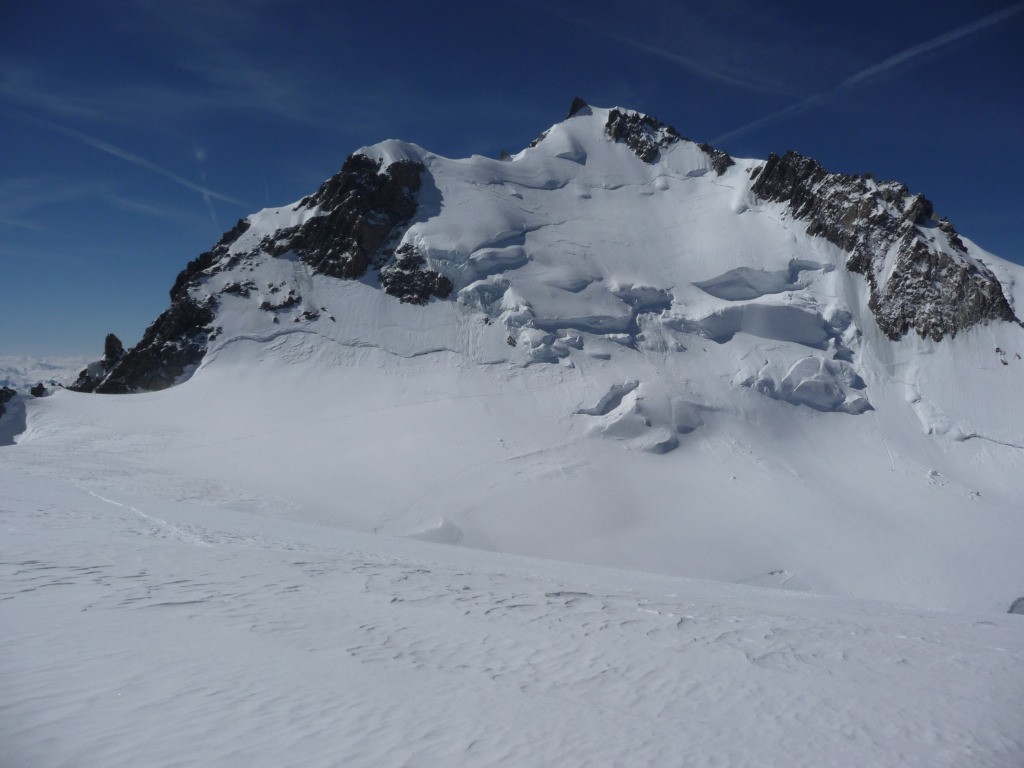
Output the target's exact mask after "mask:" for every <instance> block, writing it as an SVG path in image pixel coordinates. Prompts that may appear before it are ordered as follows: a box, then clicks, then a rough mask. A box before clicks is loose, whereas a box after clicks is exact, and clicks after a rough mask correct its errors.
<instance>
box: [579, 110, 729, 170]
mask: <svg viewBox="0 0 1024 768" xmlns="http://www.w3.org/2000/svg"><path fill="white" fill-rule="evenodd" d="M573 104H574V105H575V102H573ZM584 105H585V102H584ZM571 116H572V114H570V117H571ZM604 132H605V133H606V134H608V137H609V138H610V139H611V140H612V141H618V142H621V143H623V144H625V145H626V146H627V147H629V148H630V149H631V150H633V154H635V155H636V156H637V157H639V158H640V159H641V160H643V161H644V162H645V163H655V162H657V161H658V159H659V158H660V157H661V150H662V149H664V148H666V147H670V146H672V145H673V144H675V143H676V142H677V141H689V139H687V138H686V137H685V136H683V135H682V134H680V133H679V131H677V130H676V129H675V128H673V127H672V126H671V125H666V124H665V123H663V122H661V121H660V120H657V119H655V118H653V117H651V116H650V115H644V114H641V113H639V112H630V111H626V110H621V109H613V110H611V111H609V113H608V121H607V122H606V123H605V126H604ZM697 146H698V147H699V148H700V150H701V151H702V152H704V154H706V155H707V156H708V158H709V159H710V160H711V167H712V169H714V171H715V173H716V174H717V175H719V176H721V175H722V174H723V173H725V171H726V169H727V168H729V167H730V166H733V165H735V164H736V161H735V160H733V159H732V158H731V157H730V156H729V155H728V154H727V153H726V152H723V151H722V150H720V149H715V148H714V147H713V146H711V145H710V144H708V143H707V142H703V143H701V144H698V145H697Z"/></svg>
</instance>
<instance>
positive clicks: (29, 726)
mask: <svg viewBox="0 0 1024 768" xmlns="http://www.w3.org/2000/svg"><path fill="white" fill-rule="evenodd" d="M0 510H3V518H2V522H3V526H4V535H3V537H0V576H2V578H0V618H2V620H3V626H4V632H3V634H2V637H0V647H2V651H3V652H2V653H0V686H2V689H3V691H4V695H3V698H2V702H0V715H2V716H0V758H2V761H3V762H4V764H6V765H32V766H39V767H40V768H45V767H46V766H57V765H67V764H70V763H73V764H74V765H75V766H76V767H77V768H94V767H95V768H99V767H100V766H102V768H118V766H125V767H127V766H131V767H132V768H134V766H138V765H147V766H154V767H158V766H170V765H246V766H253V767H254V768H258V767H259V766H274V768H279V767H280V766H303V767H304V768H315V767H316V766H335V765H339V764H344V765H345V766H351V767H352V768H362V767H364V766H365V767H366V768H370V767H371V766H372V767H373V768H377V767H378V766H383V765H404V764H411V763H417V764H427V765H459V766H466V767H467V768H471V767H472V766H493V765H514V766H521V767H524V768H530V767H532V766H537V767H538V768H539V767H540V766H550V765H559V766H592V765H643V766H677V765H691V766H714V765H721V764H723V763H727V764H728V765H730V766H735V767H736V768H744V766H750V767H751V768H754V767H755V766H756V767H758V768H759V767H760V766H764V765H776V764H778V765H782V764H787V765H790V764H791V765H833V766H851V767H852V766H861V765H885V766H891V767H892V768H900V767H901V766H907V767H909V766H920V765H928V766H950V767H951V768H952V767H953V766H962V765H971V766H981V767H988V768H1014V767H1015V766H1017V765H1019V764H1020V761H1021V760H1022V759H1024V739H1022V736H1021V731H1020V728H1019V725H1020V722H1021V719H1022V717H1024V708H1022V702H1021V699H1020V695H1019V691H1020V688H1021V686H1022V684H1024V676H1022V675H1024V673H1022V670H1024V622H1021V620H1020V617H1018V616H1007V615H989V616H972V615H959V614H952V613H944V612H934V611H928V610H924V609H910V608H905V607H898V606H890V605H885V604H880V603H867V602H858V601H848V600H838V599H834V598H831V599H825V598H816V597H812V596H807V595H797V594H795V593H786V592H782V591H778V590H766V589H757V588H753V587H744V586H734V585H726V584H712V583H708V582H699V581H690V580H686V579H678V578H669V577H658V576H652V575H645V574H640V573H628V572H623V571H613V570H606V569H602V568H595V567H584V566H573V565H568V564H564V563H555V562H551V561H542V560H533V559H526V558H517V557H508V556H502V555H496V554H494V553H486V552H472V551H470V550H465V549H459V548H455V547H443V546H438V545H431V544H425V543H422V542H416V541H401V540H395V539H386V538H381V537H371V536H366V535H357V534H352V533H347V532H343V531H340V530H337V529H333V528H329V527H320V526H309V525H303V524H300V523H296V522H293V521H286V520H281V519H279V518H275V517H267V516H258V515H250V514H246V513H242V512H237V511H230V510H226V509H222V508H211V507H209V506H205V505H203V504H196V503H193V504H185V503H172V502H168V501H159V500H157V499H154V498H149V497H146V496H139V495H137V494H130V493H127V492H125V491H124V490H122V489H119V488H118V487H116V486H110V485H109V484H108V483H107V482H103V483H98V484H95V485H94V486H93V487H91V488H90V487H87V486H83V487H75V486H71V485H67V484H64V483H52V482H45V483H44V482H40V481H39V480H37V479H35V478H32V477H29V476H26V475H22V474H18V473H13V472H10V471H6V470H0ZM779 573H782V576H781V577H780V576H779ZM791 579H792V576H791V575H790V574H785V573H784V572H778V573H777V572H772V573H765V574H763V575H761V576H756V575H755V574H751V575H750V580H752V581H754V580H761V581H765V582H767V583H778V582H779V581H780V580H781V581H786V580H791ZM737 734H742V737H737ZM69 756H70V757H69Z"/></svg>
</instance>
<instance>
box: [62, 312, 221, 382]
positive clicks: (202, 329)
mask: <svg viewBox="0 0 1024 768" xmlns="http://www.w3.org/2000/svg"><path fill="white" fill-rule="evenodd" d="M215 306H216V304H215V302H214V300H213V299H212V298H208V299H207V300H206V301H205V302H200V301H198V300H196V299H195V298H193V297H191V296H189V295H187V294H185V295H183V296H180V297H179V298H178V299H176V300H175V301H173V302H171V306H170V307H169V308H168V309H167V310H165V311H164V312H163V313H162V314H161V315H160V316H159V317H158V318H157V319H156V320H154V321H153V322H152V323H151V324H150V326H149V327H148V328H147V329H146V331H145V333H144V334H143V335H142V340H141V341H140V342H139V343H138V344H137V345H135V346H134V347H132V348H131V349H130V350H128V351H126V352H123V353H122V354H121V355H118V356H116V357H113V358H108V356H107V355H106V354H105V355H104V357H103V359H102V360H100V361H98V362H96V363H92V364H91V365H89V366H87V367H86V368H85V370H83V371H82V372H81V373H80V374H79V375H78V379H77V380H76V381H75V383H74V384H72V385H71V386H69V387H68V389H71V390H75V391H76V392H99V393H102V394H126V393H129V392H144V391H154V390H158V389H166V388H167V387H169V386H171V385H172V384H174V383H175V382H176V381H178V380H179V379H180V378H181V377H182V376H183V375H184V374H186V373H187V372H188V369H189V368H190V367H191V366H195V365H198V363H199V362H200V361H201V360H202V359H203V355H204V354H205V353H206V347H207V339H208V337H209V336H210V334H211V333H213V328H211V327H210V323H212V322H213V318H214V313H213V310H214V308H215ZM104 348H105V350H108V351H111V352H115V351H116V350H117V349H118V348H121V349H122V350H123V347H121V342H120V341H119V340H118V339H117V337H116V336H114V335H113V334H110V335H109V336H107V341H106V344H104Z"/></svg>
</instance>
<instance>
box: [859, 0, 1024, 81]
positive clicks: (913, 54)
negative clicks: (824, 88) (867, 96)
mask: <svg viewBox="0 0 1024 768" xmlns="http://www.w3.org/2000/svg"><path fill="white" fill-rule="evenodd" d="M1021 11H1024V2H1020V3H1015V4H1014V5H1011V6H1008V7H1006V8H1004V9H1003V10H1001V11H996V12H995V13H993V14H990V15H988V16H985V17H984V18H981V19H978V20H977V21H975V22H972V23H970V24H965V25H964V26H962V27H958V28H957V29H954V30H953V31H952V32H947V33H946V34H944V35H939V36H938V37H936V38H932V39H931V40H928V41H927V42H924V43H921V44H920V45H915V46H913V47H912V48H907V49H906V50H905V51H901V52H899V53H897V54H896V55H895V56H890V57H889V58H888V59H886V60H885V61H883V62H881V63H880V64H876V65H875V66H873V67H868V68H867V69H862V70H861V71H860V72H857V73H856V74H854V75H851V76H850V77H848V78H846V79H845V80H844V81H843V83H842V85H840V86H839V87H840V88H849V87H850V86H852V85H856V84H857V83H860V82H863V81H864V80H867V79H869V78H872V77H875V76H877V75H880V74H882V73H884V72H888V71H889V70H890V69H893V68H894V67H897V66H899V65H900V64H902V63H904V62H906V61H910V60H911V59H916V58H917V57H918V56H921V55H923V54H925V53H928V52H929V51H934V50H935V49H937V48H942V47H944V46H947V45H949V44H950V43H955V42H956V41H957V40H960V39H961V38H964V37H967V36H969V35H973V34H974V33H975V32H980V31H981V30H983V29H986V28H988V27H991V26H992V25H993V24H998V23H999V22H1001V21H1005V20H1006V19H1008V18H1010V17H1011V16H1014V15H1015V14H1018V13H1020V12H1021Z"/></svg>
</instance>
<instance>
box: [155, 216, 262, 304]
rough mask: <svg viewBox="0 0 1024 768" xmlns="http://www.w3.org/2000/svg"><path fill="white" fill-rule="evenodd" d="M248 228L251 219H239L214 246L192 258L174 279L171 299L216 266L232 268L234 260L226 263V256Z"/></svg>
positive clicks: (178, 296)
mask: <svg viewBox="0 0 1024 768" xmlns="http://www.w3.org/2000/svg"><path fill="white" fill-rule="evenodd" d="M248 229H249V221H248V220H246V219H239V220H238V223H236V224H235V226H234V227H232V228H231V229H229V230H228V231H227V232H225V233H224V234H223V235H221V238H220V240H218V241H217V244H216V245H215V246H213V248H211V249H210V250H208V251H204V252H203V253H201V254H199V255H198V256H197V257H196V258H194V259H192V261H190V262H189V263H188V264H187V265H186V266H185V268H184V269H183V270H182V271H181V272H179V273H178V276H177V277H176V278H175V279H174V285H172V286H171V301H175V300H176V299H179V298H181V297H182V296H184V295H185V293H186V292H187V291H188V289H189V288H190V287H193V286H195V285H196V284H197V282H198V280H199V278H200V277H203V276H209V275H210V274H212V272H213V271H214V270H213V268H214V267H220V268H221V269H228V268H230V266H231V265H232V264H233V260H231V259H228V260H227V262H228V263H224V261H225V257H227V255H228V251H229V250H230V248H231V246H232V245H234V243H235V241H237V240H238V238H240V237H241V236H242V235H243V234H245V232H246V231H247V230H248Z"/></svg>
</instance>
